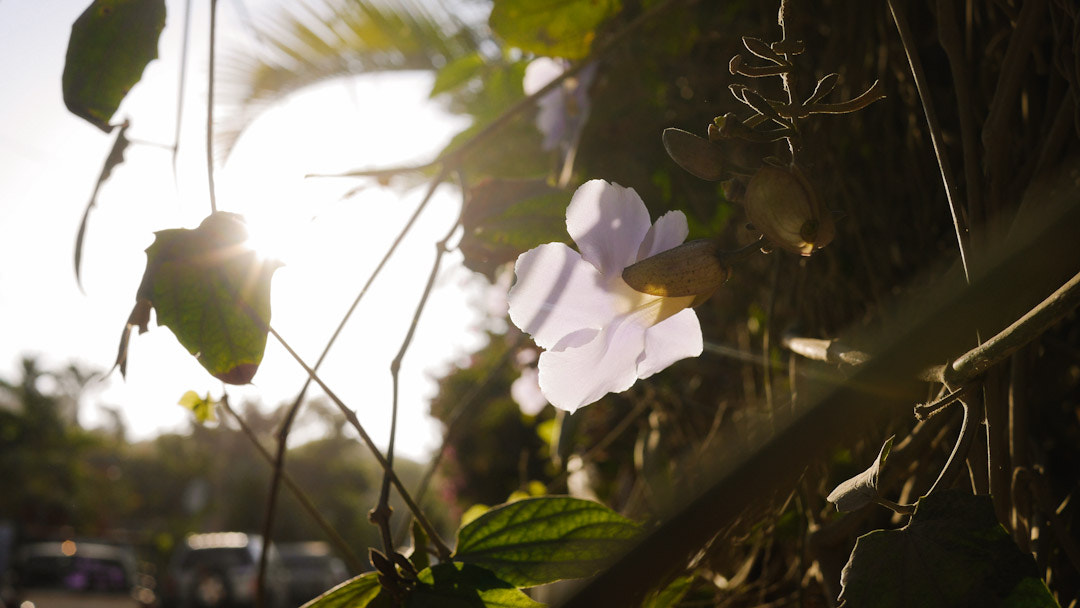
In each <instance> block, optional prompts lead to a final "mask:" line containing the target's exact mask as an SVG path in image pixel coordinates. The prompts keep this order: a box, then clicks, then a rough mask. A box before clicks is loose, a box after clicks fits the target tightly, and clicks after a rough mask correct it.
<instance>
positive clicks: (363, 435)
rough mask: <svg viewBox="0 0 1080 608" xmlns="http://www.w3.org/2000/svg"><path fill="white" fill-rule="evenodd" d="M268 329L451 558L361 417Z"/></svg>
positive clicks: (441, 554) (442, 556)
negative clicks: (349, 428) (361, 441)
mask: <svg viewBox="0 0 1080 608" xmlns="http://www.w3.org/2000/svg"><path fill="white" fill-rule="evenodd" d="M266 329H267V331H268V332H270V334H271V335H272V336H274V339H276V340H277V341H278V342H279V343H280V344H281V346H283V347H284V348H285V350H286V351H287V352H288V353H289V355H290V356H291V357H292V358H293V359H295V360H296V362H297V363H298V364H299V365H300V367H302V368H303V369H304V371H305V372H307V374H308V376H310V377H311V379H312V380H313V381H314V382H315V384H318V385H319V388H321V389H322V390H323V392H324V393H326V396H327V397H328V398H329V399H330V400H331V401H333V402H334V405H337V406H338V409H340V410H341V413H342V414H345V419H346V420H347V421H348V422H349V424H351V425H352V427H353V428H354V429H356V432H357V433H359V434H360V439H361V440H363V442H364V445H366V446H367V448H368V450H370V451H371V454H372V455H373V456H375V460H376V461H377V462H378V463H379V466H380V467H382V469H383V470H384V471H386V472H387V474H388V475H389V476H390V483H392V484H394V488H396V489H397V491H398V494H400V495H401V499H402V500H403V501H404V502H405V505H406V506H407V507H408V508H409V511H411V512H412V514H413V516H414V517H416V521H417V522H419V523H420V526H421V527H423V528H424V532H426V533H427V535H428V536H429V537H430V538H431V542H432V543H434V544H435V549H436V551H437V552H438V554H439V559H442V560H444V561H446V560H449V559H450V549H449V548H448V547H447V546H446V543H445V542H443V540H442V538H441V537H440V536H439V534H438V532H437V531H436V530H435V527H434V526H432V525H431V522H430V521H428V518H427V516H425V515H424V513H423V511H421V510H420V507H419V505H417V504H416V502H415V501H414V500H413V498H412V495H410V494H409V491H408V490H406V489H405V485H404V484H402V483H401V480H400V479H399V478H398V476H397V474H396V473H394V470H393V468H391V467H390V463H388V462H387V461H386V458H385V457H384V456H383V454H382V452H380V451H379V448H378V447H377V446H376V445H375V442H374V441H372V439H371V435H368V433H367V431H366V430H364V425H362V424H360V419H359V418H357V417H356V412H354V411H353V410H351V409H349V407H348V406H346V405H345V403H344V402H343V401H342V400H341V399H340V398H339V397H338V396H337V394H336V393H334V391H332V390H330V387H329V386H327V385H326V383H325V382H323V380H322V378H320V377H319V375H318V374H317V373H315V370H313V369H311V367H309V366H308V364H307V363H305V362H304V360H303V358H301V357H300V355H299V354H298V353H297V352H296V351H295V350H293V348H292V346H289V343H288V342H286V341H285V338H283V337H281V334H279V333H278V332H277V330H276V329H274V328H273V326H271V325H269V324H267V325H266Z"/></svg>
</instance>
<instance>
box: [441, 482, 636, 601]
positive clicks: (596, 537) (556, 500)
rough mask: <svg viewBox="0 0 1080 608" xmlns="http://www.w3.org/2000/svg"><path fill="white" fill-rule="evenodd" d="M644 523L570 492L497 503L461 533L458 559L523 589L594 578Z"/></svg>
mask: <svg viewBox="0 0 1080 608" xmlns="http://www.w3.org/2000/svg"><path fill="white" fill-rule="evenodd" d="M639 531H640V527H639V526H638V525H637V524H636V523H634V522H633V521H630V520H629V519H626V518H625V517H623V516H622V515H619V514H618V513H616V512H615V511H612V510H611V509H609V508H607V507H605V506H604V505H602V504H599V503H595V502H592V501H588V500H580V499H577V498H571V497H569V496H543V497H538V498H526V499H524V500H519V501H516V502H512V503H509V504H505V505H501V506H498V507H495V508H493V509H491V510H490V511H488V512H487V513H484V514H483V515H481V516H480V517H478V518H476V519H475V520H473V521H472V522H471V523H469V524H468V525H466V526H464V527H463V528H461V530H459V531H458V542H457V552H456V553H455V556H454V558H455V559H456V560H459V561H462V562H467V563H471V564H477V565H479V566H483V567H484V568H487V569H489V570H491V571H492V572H494V573H495V575H496V576H498V577H499V578H501V579H503V580H505V581H508V582H510V583H513V584H514V585H517V586H519V587H531V586H533V585H543V584H545V583H550V582H554V581H557V580H561V579H566V578H581V577H586V576H591V575H592V574H595V573H596V572H597V571H599V570H600V569H601V568H602V567H603V566H604V565H605V564H606V563H607V562H609V561H610V560H611V559H613V558H614V557H615V556H617V555H618V554H619V553H621V552H622V551H623V550H625V549H626V548H627V547H628V546H629V545H630V544H631V543H632V542H633V540H634V538H636V537H637V535H638V532H639Z"/></svg>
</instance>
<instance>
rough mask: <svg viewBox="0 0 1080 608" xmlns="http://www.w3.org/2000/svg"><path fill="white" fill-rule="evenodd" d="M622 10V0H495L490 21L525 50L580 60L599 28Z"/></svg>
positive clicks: (507, 38)
mask: <svg viewBox="0 0 1080 608" xmlns="http://www.w3.org/2000/svg"><path fill="white" fill-rule="evenodd" d="M619 9H620V3H619V0H555V1H549V2H536V1H535V0H496V2H495V6H494V7H493V8H492V10H491V19H490V20H489V24H490V26H491V29H492V30H493V31H494V32H495V33H496V34H498V35H499V36H501V37H502V38H503V39H504V40H506V42H507V43H508V44H510V45H511V46H516V47H518V48H520V49H521V50H523V51H528V52H531V53H536V54H537V55H547V56H550V57H565V58H567V59H580V58H582V57H585V56H586V55H588V54H589V47H590V46H591V45H592V41H593V39H594V38H596V28H597V27H598V26H599V25H600V24H601V23H603V22H604V20H605V19H607V18H608V17H611V16H612V15H614V14H616V13H618V12H619Z"/></svg>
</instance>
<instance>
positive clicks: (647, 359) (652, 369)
mask: <svg viewBox="0 0 1080 608" xmlns="http://www.w3.org/2000/svg"><path fill="white" fill-rule="evenodd" d="M703 347H704V344H703V342H702V338H701V323H699V322H698V318H697V313H695V312H694V311H693V309H690V308H687V309H685V310H683V311H682V312H680V313H677V314H675V315H672V316H671V317H668V318H667V319H664V320H663V321H661V322H659V323H657V324H656V325H653V326H652V327H650V328H648V329H647V330H645V352H643V353H641V356H640V357H639V359H638V363H637V375H638V378H641V379H645V378H648V377H649V376H651V375H653V374H655V373H656V372H658V371H660V370H662V369H665V368H666V367H668V366H669V365H671V364H672V363H675V362H676V361H678V360H680V359H686V358H687V357H696V356H698V355H700V354H701V351H702V349H703Z"/></svg>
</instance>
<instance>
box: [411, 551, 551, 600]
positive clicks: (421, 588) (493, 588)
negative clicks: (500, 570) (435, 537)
mask: <svg viewBox="0 0 1080 608" xmlns="http://www.w3.org/2000/svg"><path fill="white" fill-rule="evenodd" d="M417 578H418V579H419V581H420V584H419V585H417V586H416V588H415V589H413V590H412V591H411V592H410V593H409V598H408V600H407V601H406V602H405V605H406V606H408V607H409V608H537V607H539V606H543V604H541V603H539V602H536V601H534V600H533V599H531V598H530V597H529V596H527V595H525V594H524V593H522V592H521V590H520V589H518V588H516V587H514V586H513V585H511V584H510V583H508V582H506V581H504V580H500V579H499V578H498V577H496V576H495V575H494V574H492V573H491V572H489V571H488V570H485V569H483V568H480V567H478V566H473V565H470V564H461V563H457V562H453V563H447V564H439V565H437V566H434V567H431V568H428V569H426V570H424V571H423V572H420V574H418V575H417Z"/></svg>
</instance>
